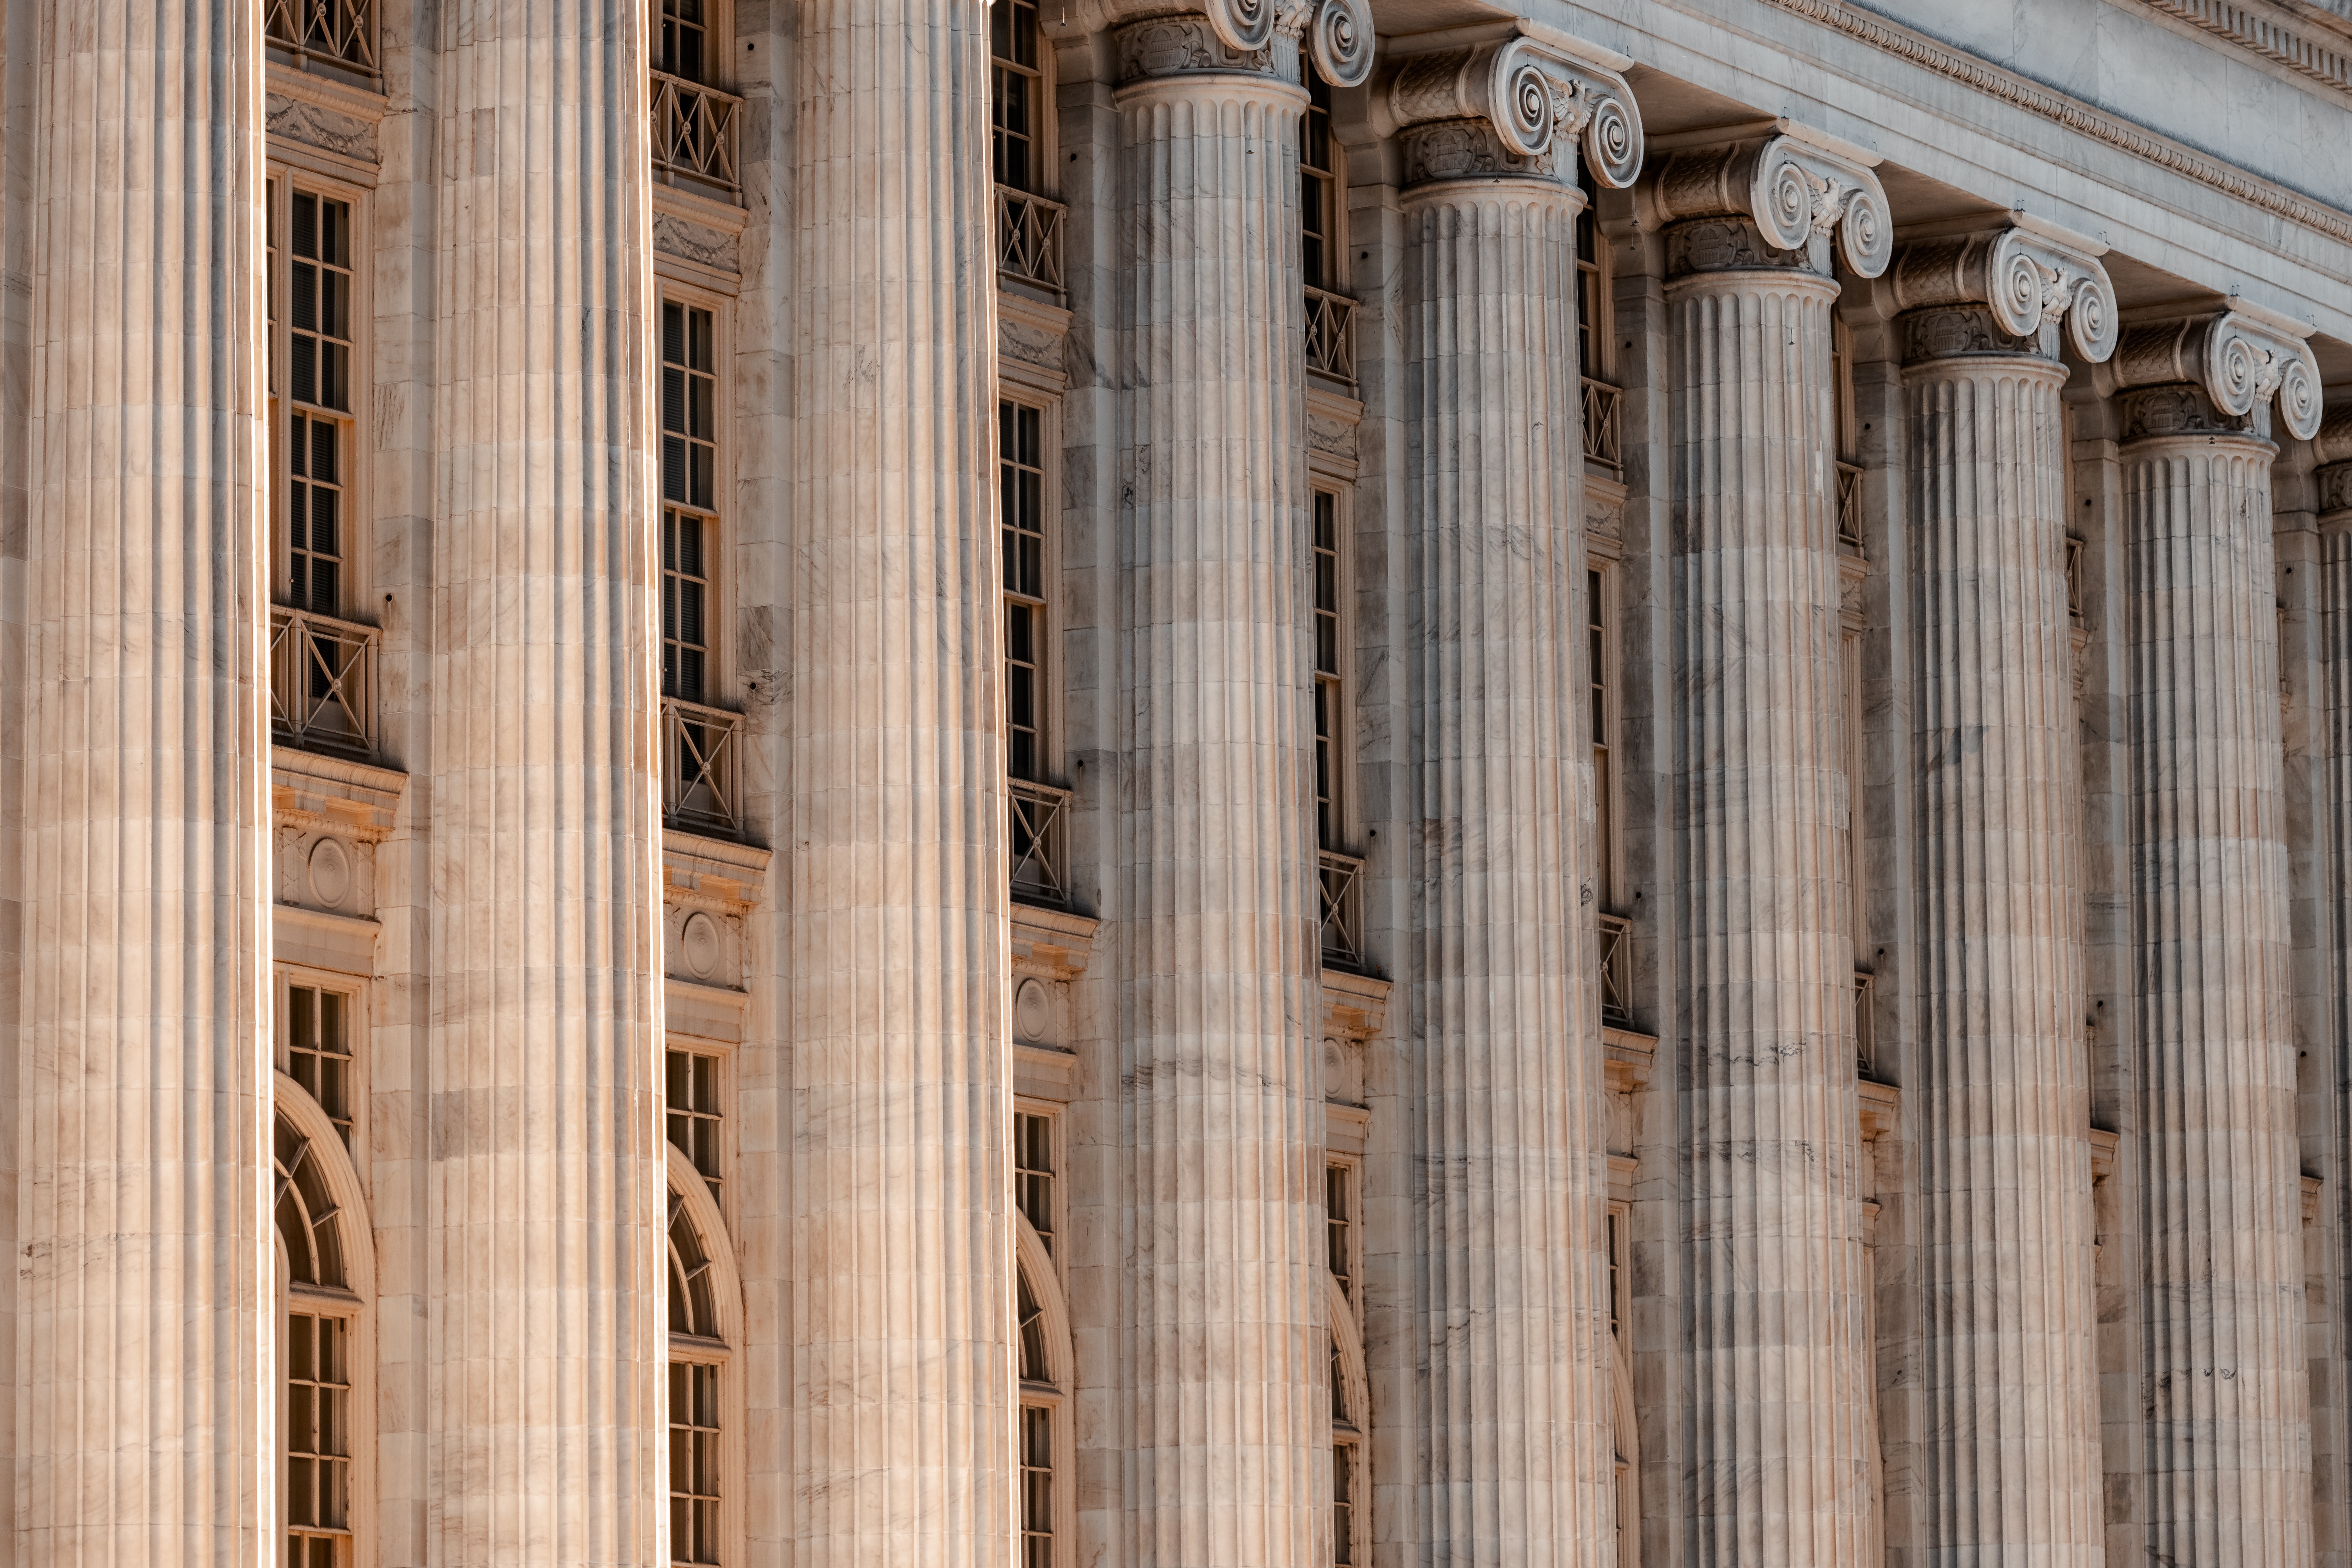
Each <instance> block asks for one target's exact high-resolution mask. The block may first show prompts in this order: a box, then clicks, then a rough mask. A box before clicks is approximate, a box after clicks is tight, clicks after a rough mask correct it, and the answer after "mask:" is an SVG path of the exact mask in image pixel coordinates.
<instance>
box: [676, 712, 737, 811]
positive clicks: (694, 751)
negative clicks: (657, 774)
mask: <svg viewBox="0 0 2352 1568" xmlns="http://www.w3.org/2000/svg"><path fill="white" fill-rule="evenodd" d="M742 727H743V716H742V715H741V714H740V713H730V712H728V711H727V710H725V709H723V708H708V707H705V706H704V705H703V704H701V703H699V702H688V701H687V700H685V699H684V698H682V697H665V698H663V699H662V816H664V817H665V818H666V819H667V821H669V822H671V823H672V824H674V825H676V826H679V827H685V828H689V829H694V830H698V831H701V832H714V831H715V832H719V833H726V834H733V833H740V832H741V831H742V830H743V797H742V795H741V793H740V780H741V778H742V766H741V757H740V747H738V746H737V744H736V741H737V738H738V736H739V735H740V731H741V730H742Z"/></svg>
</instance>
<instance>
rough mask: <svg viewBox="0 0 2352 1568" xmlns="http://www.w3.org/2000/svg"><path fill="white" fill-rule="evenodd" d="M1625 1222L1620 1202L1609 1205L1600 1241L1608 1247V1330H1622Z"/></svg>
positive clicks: (1623, 1208) (1617, 1331)
mask: <svg viewBox="0 0 2352 1568" xmlns="http://www.w3.org/2000/svg"><path fill="white" fill-rule="evenodd" d="M1625 1222H1626V1210H1625V1206H1624V1205H1622V1204H1612V1205H1609V1219H1608V1228H1607V1230H1606V1231H1605V1232H1604V1233H1603V1237H1602V1243H1603V1245H1604V1246H1606V1247H1608V1249H1609V1332H1610V1333H1611V1334H1612V1336H1616V1335H1620V1334H1622V1332H1623V1329H1624V1318H1625Z"/></svg>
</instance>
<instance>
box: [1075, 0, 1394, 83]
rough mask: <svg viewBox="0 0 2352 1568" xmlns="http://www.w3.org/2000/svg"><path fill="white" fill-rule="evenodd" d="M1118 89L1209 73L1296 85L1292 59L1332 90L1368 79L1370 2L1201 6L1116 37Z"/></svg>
mask: <svg viewBox="0 0 2352 1568" xmlns="http://www.w3.org/2000/svg"><path fill="white" fill-rule="evenodd" d="M1372 41H1373V39H1372V12H1371V5H1370V0H1202V4H1201V6H1200V9H1198V10H1196V11H1192V12H1189V13H1181V14H1177V15H1172V16H1154V17H1150V18H1149V19H1147V20H1145V21H1141V22H1137V23H1134V24H1133V25H1131V26H1126V27H1123V28H1121V29H1119V32H1118V74H1119V79H1120V80H1122V81H1138V80H1147V79H1157V78H1165V77H1177V76H1189V75H1199V74H1211V73H1238V74H1241V75H1246V76H1273V77H1278V78H1280V79H1284V80H1286V81H1292V82H1296V81H1297V79H1298V65H1297V61H1298V58H1299V51H1300V50H1301V49H1303V50H1304V51H1305V52H1306V55H1307V58H1310V59H1312V60H1313V61H1314V62H1315V69H1316V73H1317V74H1318V75H1319V76H1320V77H1322V79H1324V80H1325V81H1328V82H1329V83H1330V84H1331V85H1332V86H1334V87H1342V88H1348V87H1361V86H1362V85H1363V84H1364V81H1365V79H1367V78H1369V77H1370V75H1371V74H1372Z"/></svg>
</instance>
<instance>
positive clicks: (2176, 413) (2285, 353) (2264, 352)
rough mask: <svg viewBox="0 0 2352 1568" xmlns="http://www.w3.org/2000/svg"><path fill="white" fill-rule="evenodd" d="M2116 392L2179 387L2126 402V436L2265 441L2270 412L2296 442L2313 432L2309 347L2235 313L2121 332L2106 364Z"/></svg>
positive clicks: (2315, 396) (2315, 376) (2315, 382)
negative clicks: (2201, 404)
mask: <svg viewBox="0 0 2352 1568" xmlns="http://www.w3.org/2000/svg"><path fill="white" fill-rule="evenodd" d="M2114 365H2115V368H2114V374H2115V385H2116V390H2117V391H2119V392H2134V391H2137V390H2138V389H2141V388H2158V389H2171V388H2185V389H2187V390H2190V391H2194V392H2196V393H2199V394H2200V395H2202V397H2203V398H2204V399H2205V400H2206V401H2207V404H2208V405H2209V406H2208V407H2207V408H2205V409H2204V410H2201V411H2200V409H2199V408H2197V407H2196V406H2195V405H2193V403H2191V402H2190V401H2186V400H2183V399H2181V398H2179V397H2178V396H2173V397H2150V396H2138V397H2133V398H2129V399H2127V400H2126V404H2125V408H2126V416H2125V421H2124V424H2125V432H2126V437H2127V438H2128V437H2134V436H2155V435H2189V434H2201V433H2207V432H2214V433H2219V432H2221V431H2222V430H2225V429H2226V430H2228V431H2230V432H2232V433H2251V434H2253V435H2255V436H2259V437H2268V435H2269V434H2270V416H2271V410H2272V408H2273V405H2275V407H2276V409H2277V413H2278V417H2279V419H2280V420H2281V422H2282V423H2284V425H2285V426H2286V428H2287V430H2288V432H2289V433H2290V434H2292V435H2294V436H2295V437H2299V438H2301V439H2303V440H2306V441H2307V440H2309V439H2310V438H2311V437H2314V436H2315V435H2317V434H2318V433H2319V404H2320V388H2319V363H2318V361H2317V360H2315V358H2313V356H2312V353H2311V348H2310V345H2309V344H2307V343H2305V342H2303V341H2302V340H2301V339H2299V338H2295V337H2292V336H2289V335H2288V334H2287V333H2285V332H2283V331H2278V330H2276V329H2275V328H2272V327H2268V326H2265V325H2263V323H2262V322H2260V321H2256V320H2254V319H2253V318H2252V317H2251V316H2248V315H2245V314H2243V313H2242V312H2240V311H2236V310H2221V311H2218V312H2215V313H2212V314H2210V315H2200V316H2188V317H2182V318H2179V319H2178V320H2173V321H2149V322H2145V323H2140V324H2137V325H2134V326H2131V327H2128V328H2126V330H2125V331H2124V333H2123V337H2122V341H2121V342H2120V343H2119V344H2118V345H2117V347H2116V355H2115V362H2114Z"/></svg>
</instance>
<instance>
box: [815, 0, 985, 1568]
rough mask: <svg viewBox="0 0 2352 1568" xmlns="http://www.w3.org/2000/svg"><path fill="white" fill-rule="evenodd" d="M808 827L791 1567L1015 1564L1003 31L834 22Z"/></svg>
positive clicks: (819, 166) (828, 3)
mask: <svg viewBox="0 0 2352 1568" xmlns="http://www.w3.org/2000/svg"><path fill="white" fill-rule="evenodd" d="M798 18H799V45H798V49H799V59H798V64H797V68H796V77H795V79H794V81H793V93H794V96H795V99H796V107H795V110H794V112H795V117H796V118H795V121H794V123H795V132H794V140H793V153H792V156H793V168H792V171H791V178H792V180H793V189H794V191H795V194H796V202H797V205H796V208H795V216H794V219H793V226H792V227H791V229H790V231H789V232H790V236H791V238H790V244H791V246H792V267H793V281H794V288H795V289H796V291H797V293H798V296H799V300H800V306H799V310H798V312H797V314H796V317H795V319H794V320H793V323H792V333H793V343H794V345H795V353H794V355H793V360H792V362H791V363H792V369H791V372H790V374H791V375H792V379H793V393H792V396H793V405H794V406H795V408H796V410H797V415H796V417H795V419H794V421H793V434H792V438H791V449H790V454H791V455H790V462H791V468H790V478H789V479H788V481H787V482H788V484H789V486H790V493H791V495H792V498H793V500H792V504H791V507H790V509H789V511H788V514H787V515H788V517H789V521H788V523H787V524H786V530H787V537H788V538H789V540H790V542H791V543H790V564H789V565H788V566H787V567H786V569H785V573H784V577H785V580H786V581H787V582H788V583H789V584H791V585H792V586H791V594H792V603H791V608H790V626H791V637H792V649H791V659H790V662H789V663H788V664H787V665H786V667H785V668H787V669H788V670H789V671H790V672H791V674H790V678H789V679H790V683H791V684H790V695H789V698H788V699H787V702H786V717H785V731H786V740H785V757H786V761H785V773H786V776H785V779H784V781H783V783H782V795H781V799H782V811H783V816H784V821H785V829H784V833H783V838H784V843H783V845H782V848H783V853H784V865H785V868H786V869H785V875H784V877H783V878H782V882H783V887H784V890H783V893H782V904H783V908H782V912H781V914H780V917H779V926H780V930H781V933H782V959H781V966H780V967H781V971H782V984H783V986H784V988H785V990H786V993H787V995H786V999H785V1000H784V1001H783V1003H782V1015H783V1019H784V1027H785V1035H786V1040H785V1049H786V1052H787V1054H788V1059H789V1063H790V1066H789V1069H788V1071H789V1081H790V1091H789V1094H788V1097H787V1099H786V1106H787V1110H788V1114H789V1122H788V1125H787V1126H786V1128H785V1129H784V1137H785V1139H786V1141H787V1148H788V1159H789V1164H790V1172H791V1188H790V1194H789V1198H788V1200H787V1201H788V1204H789V1210H788V1213H789V1223H790V1230H791V1238H792V1239H791V1249H792V1251H791V1258H792V1262H791V1268H790V1271H789V1275H788V1278H790V1279H791V1280H792V1283H793V1289H792V1290H791V1292H790V1301H791V1315H792V1321H791V1324H790V1327H789V1330H788V1331H787V1332H786V1334H785V1336H784V1338H785V1341H786V1343H787V1344H788V1345H789V1346H790V1347H791V1348H790V1352H789V1354H790V1358H791V1359H790V1367H791V1372H790V1383H789V1386H788V1388H787V1389H786V1390H784V1391H783V1392H784V1393H785V1394H786V1400H785V1405H786V1419H787V1420H788V1421H789V1423H790V1427H789V1431H788V1433H787V1434H786V1435H785V1436H784V1446H785V1448H786V1450H787V1451H788V1452H789V1453H790V1454H791V1455H792V1459H793V1468H794V1470H795V1472H796V1479H795V1484H794V1487H793V1495H792V1497H791V1498H790V1499H789V1500H786V1501H785V1502H784V1504H783V1511H784V1514H785V1517H786V1520H787V1532H788V1534H789V1536H790V1538H791V1541H792V1542H793V1554H794V1556H795V1558H796V1560H798V1561H803V1562H808V1563H842V1564H880V1563H931V1564H939V1565H940V1568H981V1565H983V1564H984V1565H987V1568H996V1565H997V1564H1001V1563H1004V1562H1006V1561H1007V1560H1008V1553H1010V1552H1012V1550H1013V1545H1012V1543H1013V1539H1014V1531H1015V1528H1016V1521H1015V1520H1014V1517H1013V1481H1014V1476H1013V1406H1014V1391H1013V1390H1014V1384H1013V1222H1012V1217H1011V1209H1010V1205H1009V1202H1008V1200H1009V1198H1010V1196H1011V1193H1010V1176H1009V1173H1010V1171H1011V1168H1012V1167H1011V1157H1012V1155H1011V1139H1012V1121H1013V1098H1012V1097H1013V1060H1012V996H1011V991H1010V976H1011V963H1012V961H1011V957H1010V952H1009V948H1008V936H1007V931H1008V927H1007V910H1008V904H1009V900H1010V876H1011V868H1010V867H1009V865H1008V863H1007V860H1006V857H1005V845H1006V812H1007V810H1008V806H1007V804H1006V797H1005V794H1004V786H1003V766H1004V765H1003V756H1002V747H1001V743H1000V741H999V738H998V731H999V724H1000V721H1001V718H1002V714H1001V711H1000V708H999V700H1000V699H999V689H998V685H997V683H998V681H999V679H1001V678H1000V675H999V672H998V671H999V661H1000V659H1001V658H1002V655H1003V649H1002V646H1001V643H1002V637H1001V632H1000V630H999V627H1000V617H999V610H998V605H999V601H1000V595H1001V591H1002V590H1001V585H1000V583H999V572H1000V570H1001V568H1000V566H999V564H998V560H997V541H996V511H995V502H994V494H995V485H996V473H995V457H996V449H995V439H996V437H995V430H996V405H995V396H996V295H995V268H994V266H993V265H992V261H993V256H994V250H993V247H992V241H991V235H990V224H991V221H992V216H993V195H992V186H991V184H990V178H989V140H988V138H989V128H988V99H989V75H988V73H989V65H988V10H987V7H986V6H985V5H982V4H981V0H884V3H881V4H877V3H876V0H809V3H807V4H803V5H801V6H800V7H799V8H798Z"/></svg>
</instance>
